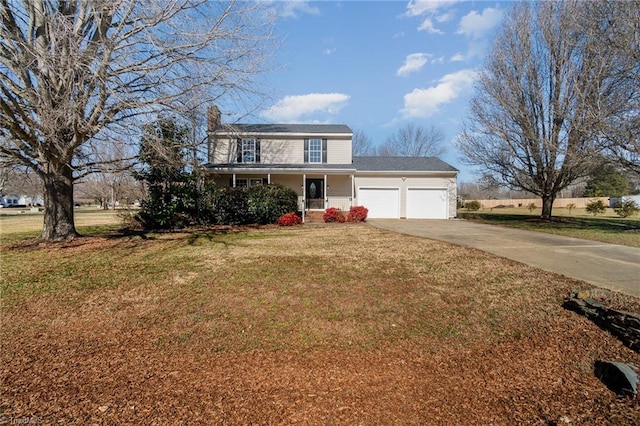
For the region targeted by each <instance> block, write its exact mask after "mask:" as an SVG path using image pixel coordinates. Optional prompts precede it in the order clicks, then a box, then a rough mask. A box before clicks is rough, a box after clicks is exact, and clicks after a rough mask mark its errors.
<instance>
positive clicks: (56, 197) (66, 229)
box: [41, 167, 78, 241]
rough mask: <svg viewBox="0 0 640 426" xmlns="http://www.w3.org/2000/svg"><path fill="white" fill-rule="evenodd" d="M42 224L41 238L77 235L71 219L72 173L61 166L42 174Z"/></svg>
mask: <svg viewBox="0 0 640 426" xmlns="http://www.w3.org/2000/svg"><path fill="white" fill-rule="evenodd" d="M43 180H44V226H43V228H42V235H41V237H42V239H43V240H46V241H67V240H72V239H74V238H75V237H77V236H78V232H77V231H76V228H75V224H74V221H73V214H74V212H73V175H72V170H71V168H70V167H63V170H62V171H56V172H52V173H48V174H45V175H44V178H43Z"/></svg>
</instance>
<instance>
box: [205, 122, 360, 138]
mask: <svg viewBox="0 0 640 426" xmlns="http://www.w3.org/2000/svg"><path fill="white" fill-rule="evenodd" d="M210 133H212V134H215V135H223V136H228V135H255V136H271V135H273V136H281V135H288V136H305V135H332V136H352V135H353V131H352V130H351V128H350V127H349V126H347V125H346V124H243V123H238V124H222V125H220V126H218V127H216V129H215V130H213V131H210Z"/></svg>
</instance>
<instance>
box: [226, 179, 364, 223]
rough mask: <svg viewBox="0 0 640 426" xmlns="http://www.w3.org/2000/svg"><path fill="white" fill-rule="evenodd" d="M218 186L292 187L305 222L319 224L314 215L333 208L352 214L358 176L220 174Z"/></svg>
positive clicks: (320, 216)
mask: <svg viewBox="0 0 640 426" xmlns="http://www.w3.org/2000/svg"><path fill="white" fill-rule="evenodd" d="M214 180H215V182H216V185H217V186H221V187H225V186H231V187H245V188H249V187H252V186H255V185H264V184H280V185H283V186H286V187H288V188H291V189H292V190H294V191H295V192H296V194H298V209H299V211H300V212H301V213H302V219H303V221H305V219H306V216H307V215H309V216H310V217H309V219H310V220H313V221H318V220H317V217H318V215H316V214H315V213H314V212H318V213H320V215H319V218H320V220H319V221H322V214H323V213H324V211H325V210H326V209H328V208H330V207H334V208H338V209H340V210H343V211H348V210H349V209H350V208H351V207H352V206H354V205H355V203H354V200H355V186H354V175H353V174H352V173H350V174H344V173H342V174H341V173H336V172H333V173H302V174H294V173H257V172H253V171H252V172H240V171H238V172H236V173H229V174H216V175H215V177H214Z"/></svg>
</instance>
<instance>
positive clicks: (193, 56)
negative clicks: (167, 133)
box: [0, 0, 274, 241]
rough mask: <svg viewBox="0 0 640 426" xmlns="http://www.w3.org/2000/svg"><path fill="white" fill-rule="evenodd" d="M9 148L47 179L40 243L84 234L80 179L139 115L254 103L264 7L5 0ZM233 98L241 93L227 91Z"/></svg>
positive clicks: (3, 101)
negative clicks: (78, 205)
mask: <svg viewBox="0 0 640 426" xmlns="http://www.w3.org/2000/svg"><path fill="white" fill-rule="evenodd" d="M0 4H1V5H2V6H1V9H0V109H1V110H2V114H1V115H0V155H2V156H3V157H5V158H10V159H12V160H13V161H15V162H19V163H21V164H23V165H26V166H27V167H30V168H31V169H32V170H34V171H35V172H36V173H37V174H38V176H39V177H40V178H41V179H42V181H43V182H44V188H45V217H44V226H43V230H42V235H41V236H42V238H43V239H45V240H51V241H54V240H65V239H72V238H74V237H75V236H76V235H77V232H76V230H75V226H74V213H73V183H74V180H76V179H78V178H79V177H81V176H83V175H84V174H86V173H90V172H92V171H95V170H99V167H97V166H98V164H99V163H100V159H99V158H96V156H95V155H94V154H95V152H96V145H99V144H107V145H109V144H110V143H111V140H113V139H114V138H115V136H114V135H117V138H120V139H121V140H132V141H133V140H135V141H136V142H137V141H138V140H139V138H138V137H136V136H135V135H132V134H131V133H132V130H133V131H134V132H133V133H138V134H139V132H140V129H141V125H140V124H139V123H138V122H137V119H138V118H140V117H141V118H143V119H144V117H149V116H151V115H153V114H156V113H162V112H166V111H168V110H171V111H173V112H175V111H176V110H178V109H180V108H181V107H182V106H183V105H184V102H185V99H186V98H188V97H189V96H190V94H191V93H198V99H199V101H200V102H202V104H205V105H206V104H208V103H212V102H216V101H219V100H220V99H230V100H229V102H233V101H235V100H237V99H244V100H246V99H251V98H252V97H254V95H255V94H257V93H258V92H259V91H258V89H257V87H258V86H257V84H256V76H257V75H258V74H259V73H260V72H262V71H263V70H264V66H265V64H266V59H268V56H267V55H269V52H272V51H273V48H272V47H271V46H270V45H267V43H271V41H272V40H273V39H272V37H271V29H272V20H273V18H274V15H273V14H270V13H268V12H265V13H261V12H264V10H263V9H264V7H266V6H265V4H264V3H261V2H236V1H233V0H231V1H228V2H212V1H207V0H77V1H62V0H22V1H20V0H0ZM230 95H233V98H230V97H229V96H230Z"/></svg>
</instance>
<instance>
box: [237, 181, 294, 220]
mask: <svg viewBox="0 0 640 426" xmlns="http://www.w3.org/2000/svg"><path fill="white" fill-rule="evenodd" d="M248 203H249V214H250V215H251V220H252V222H254V223H259V224H262V225H266V224H270V223H276V222H277V221H278V218H279V217H280V216H282V215H284V214H286V213H288V212H295V211H297V210H298V194H296V192H295V191H294V190H293V189H291V188H287V187H286V186H283V185H279V184H269V185H257V186H253V187H251V188H250V189H249V191H248Z"/></svg>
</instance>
